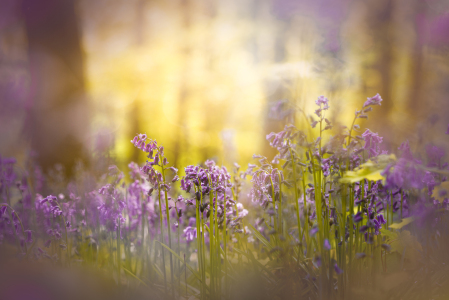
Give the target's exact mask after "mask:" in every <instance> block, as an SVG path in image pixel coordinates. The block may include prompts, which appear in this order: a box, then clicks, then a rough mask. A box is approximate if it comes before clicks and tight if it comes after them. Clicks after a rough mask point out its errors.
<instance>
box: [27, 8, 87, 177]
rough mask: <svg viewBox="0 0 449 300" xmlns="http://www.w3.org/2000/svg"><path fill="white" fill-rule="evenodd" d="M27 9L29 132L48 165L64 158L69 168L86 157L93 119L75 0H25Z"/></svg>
mask: <svg viewBox="0 0 449 300" xmlns="http://www.w3.org/2000/svg"><path fill="white" fill-rule="evenodd" d="M22 12H23V17H24V20H25V26H26V34H27V38H28V55H29V70H30V79H31V82H30V91H29V95H28V102H27V110H28V117H27V120H26V123H27V124H26V131H27V132H26V133H27V134H29V135H30V136H31V147H32V149H33V150H35V151H37V152H38V155H39V156H38V160H39V163H40V164H41V165H42V166H43V167H44V168H45V169H48V168H50V167H52V166H53V165H54V164H56V163H61V164H63V165H64V166H65V167H66V169H67V172H68V174H70V173H72V171H73V167H74V163H75V161H76V160H77V159H79V158H82V159H83V158H85V156H84V155H83V154H84V151H83V150H84V143H85V140H86V134H87V131H88V125H89V122H88V120H89V118H88V115H87V114H88V109H87V99H86V98H85V94H84V70H83V58H82V51H81V37H80V30H79V28H78V19H77V15H76V12H75V0H39V1H35V0H23V2H22ZM84 160H85V159H84Z"/></svg>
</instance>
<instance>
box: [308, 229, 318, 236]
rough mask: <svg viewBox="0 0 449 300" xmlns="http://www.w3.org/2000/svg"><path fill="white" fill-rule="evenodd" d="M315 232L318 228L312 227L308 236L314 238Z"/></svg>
mask: <svg viewBox="0 0 449 300" xmlns="http://www.w3.org/2000/svg"><path fill="white" fill-rule="evenodd" d="M317 232H318V227H313V228H312V229H310V231H309V235H310V236H314V235H315V234H316V233H317Z"/></svg>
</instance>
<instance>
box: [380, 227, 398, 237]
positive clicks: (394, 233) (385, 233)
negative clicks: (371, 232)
mask: <svg viewBox="0 0 449 300" xmlns="http://www.w3.org/2000/svg"><path fill="white" fill-rule="evenodd" d="M380 232H381V233H382V234H383V235H385V236H387V237H389V238H390V239H397V238H398V235H399V234H398V233H397V232H394V231H390V230H387V229H383V228H381V229H380Z"/></svg>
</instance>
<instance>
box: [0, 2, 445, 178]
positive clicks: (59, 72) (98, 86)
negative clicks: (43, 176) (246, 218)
mask: <svg viewBox="0 0 449 300" xmlns="http://www.w3.org/2000/svg"><path fill="white" fill-rule="evenodd" d="M448 75H449V1H448V0H363V1H357V0H354V1H347V0H317V1H303V0H300V1H293V0H258V1H256V0H239V1H236V0H227V1H224V0H222V1H219V0H169V1H160V0H95V1H92V0H39V1H33V0H0V154H1V155H3V156H16V157H20V156H24V155H25V154H26V153H27V152H26V151H28V150H30V149H31V150H33V151H35V153H37V155H38V156H37V158H38V161H39V162H40V164H42V165H43V166H44V168H46V169H48V168H50V167H52V166H53V165H54V164H55V163H62V164H64V165H65V166H66V167H67V170H68V171H69V172H70V170H71V169H72V168H73V164H74V162H75V160H76V158H82V159H83V160H84V161H85V162H86V163H87V164H88V163H89V160H91V159H92V154H95V153H100V152H102V151H107V153H108V156H110V157H111V159H113V160H115V161H116V162H117V163H118V164H119V165H120V166H122V167H123V166H125V165H127V164H128V163H129V161H131V160H134V161H139V162H142V161H144V157H141V156H139V155H140V154H139V152H138V151H137V150H136V149H135V148H134V147H133V145H132V144H131V143H130V140H131V139H132V138H133V137H134V135H136V134H137V133H140V132H142V133H147V134H148V135H149V137H151V138H154V139H156V140H157V141H158V142H159V143H160V144H163V145H164V146H165V149H166V154H167V156H168V158H169V161H170V162H173V163H175V165H176V166H178V167H183V166H185V165H187V164H196V163H199V162H201V161H204V160H206V159H207V158H215V159H216V160H217V161H218V162H219V163H223V164H225V165H230V164H231V163H232V162H234V161H236V162H238V163H240V164H244V163H247V162H248V161H250V159H251V156H252V154H253V153H262V154H265V155H268V156H270V155H271V152H270V150H269V147H268V143H267V142H266V141H265V135H266V134H267V133H269V132H270V131H279V130H281V129H282V127H283V124H281V123H280V122H278V121H276V120H272V119H270V117H269V116H270V114H269V111H270V107H271V106H272V104H273V103H274V102H275V101H278V100H281V99H288V100H290V101H292V102H294V103H296V105H298V106H299V107H301V108H303V109H305V110H306V111H309V112H313V110H314V107H313V106H314V105H315V104H314V100H315V99H316V98H317V97H318V96H320V95H325V96H326V97H328V98H329V99H330V105H331V109H330V117H331V118H332V119H333V120H334V121H336V122H340V123H342V124H346V125H348V126H349V124H348V123H350V122H351V121H352V118H353V113H354V110H355V109H356V108H359V107H361V105H362V104H363V102H364V101H365V100H366V98H367V97H372V96H374V95H375V94H376V93H379V94H380V95H381V96H382V98H383V100H384V101H383V102H382V106H381V107H375V111H374V113H372V114H371V115H370V119H369V120H368V121H366V122H362V123H361V125H362V126H361V127H362V129H364V128H365V127H369V128H370V129H371V130H372V131H374V132H378V133H379V135H381V136H384V138H385V140H384V142H385V144H386V145H391V146H397V145H398V143H400V142H402V139H404V138H407V139H409V140H412V141H417V142H425V141H426V140H438V138H439V137H440V136H443V135H444V132H445V131H446V129H447V124H448V123H449V98H448V96H449V76H448ZM299 117H300V116H299ZM299 117H298V119H299ZM300 121H301V120H298V122H300Z"/></svg>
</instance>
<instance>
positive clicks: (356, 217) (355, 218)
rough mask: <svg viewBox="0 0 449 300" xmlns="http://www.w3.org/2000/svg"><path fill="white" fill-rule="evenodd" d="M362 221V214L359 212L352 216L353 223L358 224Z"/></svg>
mask: <svg viewBox="0 0 449 300" xmlns="http://www.w3.org/2000/svg"><path fill="white" fill-rule="evenodd" d="M362 220H363V213H362V212H361V211H359V212H358V213H357V214H355V215H354V222H355V223H359V222H360V221H362Z"/></svg>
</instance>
